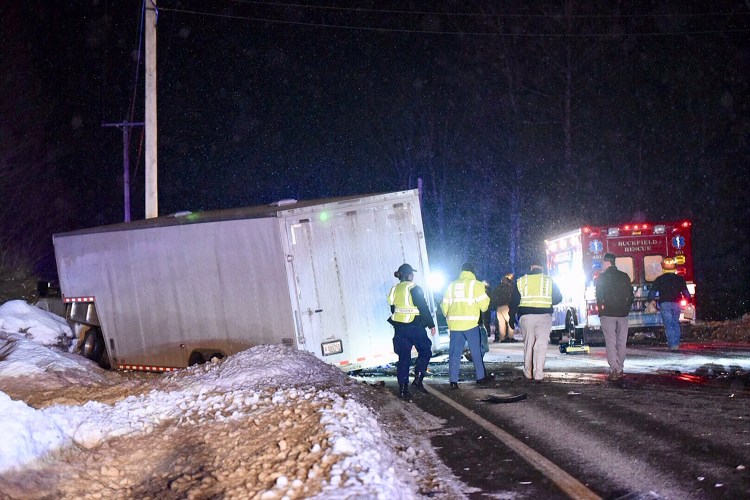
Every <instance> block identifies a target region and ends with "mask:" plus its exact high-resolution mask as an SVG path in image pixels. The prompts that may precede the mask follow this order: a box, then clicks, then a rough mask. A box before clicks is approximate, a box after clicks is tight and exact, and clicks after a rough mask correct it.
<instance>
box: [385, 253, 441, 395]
mask: <svg viewBox="0 0 750 500" xmlns="http://www.w3.org/2000/svg"><path fill="white" fill-rule="evenodd" d="M414 272H415V271H414V269H413V268H412V267H411V266H410V265H409V264H402V265H401V267H399V268H398V271H396V272H395V273H393V275H394V276H395V277H396V278H398V279H399V283H398V284H397V285H394V286H393V288H391V291H390V292H389V293H388V304H389V305H390V306H391V317H390V318H388V322H389V323H390V324H392V325H393V329H394V330H395V332H394V335H393V351H394V352H395V353H396V354H397V355H398V362H397V363H396V378H397V379H398V389H399V395H400V396H401V397H402V398H405V399H408V398H410V397H411V393H410V392H409V366H410V365H411V349H412V347H416V348H417V366H416V369H415V372H416V373H415V376H414V382H413V383H412V385H413V386H414V388H415V389H416V390H418V391H419V392H423V393H425V394H427V390H426V389H425V388H424V385H423V384H422V380H423V379H424V376H425V374H426V373H427V365H428V363H429V362H430V358H431V357H432V342H431V341H430V339H429V337H427V333H426V332H425V327H427V328H429V329H430V332H431V333H432V335H435V322H434V321H433V319H432V314H431V313H430V309H429V308H428V307H427V302H426V301H425V298H424V293H423V292H422V289H421V288H420V287H419V286H418V285H417V284H416V283H414V282H413V281H412V280H413V279H414Z"/></svg>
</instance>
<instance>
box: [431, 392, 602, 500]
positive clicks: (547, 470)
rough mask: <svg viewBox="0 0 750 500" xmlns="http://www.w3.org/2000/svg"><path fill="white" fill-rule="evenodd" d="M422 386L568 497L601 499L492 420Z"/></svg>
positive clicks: (588, 499)
mask: <svg viewBox="0 0 750 500" xmlns="http://www.w3.org/2000/svg"><path fill="white" fill-rule="evenodd" d="M424 387H425V389H427V391H428V392H429V393H430V394H432V395H433V396H435V397H437V398H439V399H440V400H442V401H443V402H445V403H447V404H449V405H450V406H452V407H453V408H455V409H456V410H458V411H459V412H461V413H462V414H464V415H466V416H467V417H468V418H469V419H471V420H472V421H473V422H475V423H476V424H478V425H479V426H481V427H482V428H484V429H485V430H487V431H488V432H490V433H491V434H492V435H493V436H495V437H496V438H497V439H498V440H499V441H500V442H502V443H503V444H504V445H505V446H507V447H508V448H510V449H511V450H513V451H515V452H516V453H518V454H519V455H520V456H521V458H523V459H524V460H526V461H527V462H528V463H529V464H531V465H532V466H533V467H534V468H536V469H537V470H538V471H539V472H541V473H542V474H544V475H545V476H546V477H547V478H548V479H549V480H550V481H552V482H553V483H555V484H556V485H557V486H558V488H560V489H561V490H562V491H563V492H565V494H567V495H568V496H569V497H570V498H575V499H582V500H601V497H600V496H599V495H597V494H596V493H594V492H593V491H591V490H590V489H588V488H587V487H586V486H585V485H584V484H583V483H581V482H580V481H578V480H577V479H576V478H574V477H573V476H571V475H570V474H568V473H567V472H565V471H564V470H562V469H561V468H560V467H558V466H557V465H555V464H554V463H552V462H551V461H549V460H548V459H546V458H544V457H543V456H542V455H540V454H539V453H538V452H536V451H535V450H533V449H532V448H530V447H529V446H527V445H525V444H524V443H522V442H521V441H519V440H518V439H516V438H514V437H513V436H511V435H510V434H508V433H507V432H505V431H504V430H502V429H500V428H499V427H497V426H495V425H494V424H492V422H490V421H488V420H485V419H484V418H482V417H480V416H479V415H477V414H476V413H474V412H472V411H471V410H469V409H468V408H466V407H465V406H462V405H460V404H459V403H456V402H455V401H453V400H452V399H451V398H449V397H447V396H444V395H443V394H441V393H440V392H438V391H437V390H435V389H433V388H432V387H430V386H429V385H427V384H424Z"/></svg>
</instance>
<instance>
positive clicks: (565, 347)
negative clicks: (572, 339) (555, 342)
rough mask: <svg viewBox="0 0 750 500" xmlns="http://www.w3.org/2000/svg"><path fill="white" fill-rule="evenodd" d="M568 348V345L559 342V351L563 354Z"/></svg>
mask: <svg viewBox="0 0 750 500" xmlns="http://www.w3.org/2000/svg"><path fill="white" fill-rule="evenodd" d="M567 350H568V346H567V345H565V344H560V352H561V353H563V354H565V352H566V351H567Z"/></svg>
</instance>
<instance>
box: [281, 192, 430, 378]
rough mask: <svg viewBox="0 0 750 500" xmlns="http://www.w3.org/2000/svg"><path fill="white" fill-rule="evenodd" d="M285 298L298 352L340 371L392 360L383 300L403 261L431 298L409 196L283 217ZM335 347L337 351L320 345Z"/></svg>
mask: <svg viewBox="0 0 750 500" xmlns="http://www.w3.org/2000/svg"><path fill="white" fill-rule="evenodd" d="M284 215H285V218H286V228H285V230H286V236H287V241H286V248H287V253H288V255H290V256H291V257H290V258H289V259H288V261H289V262H288V277H289V280H290V290H292V291H294V292H295V293H294V295H293V296H292V297H291V299H292V302H293V303H294V304H295V305H294V308H295V320H296V322H297V324H298V339H297V340H298V342H299V343H300V346H301V347H303V348H305V349H307V350H309V351H311V352H314V353H316V354H317V355H318V356H319V357H322V358H323V359H324V360H325V361H327V362H329V363H332V364H335V365H337V366H340V367H341V368H342V369H344V370H356V369H360V368H366V367H372V366H378V365H382V364H384V363H386V362H390V361H392V360H394V359H396V357H395V355H394V353H393V342H392V341H393V328H392V326H391V325H390V324H389V323H388V322H387V319H388V317H389V316H390V308H389V306H388V303H387V295H388V292H389V290H390V289H391V287H392V286H393V285H394V284H396V283H397V280H396V278H395V277H394V276H393V272H394V271H395V270H396V269H397V268H398V267H399V266H400V265H401V264H403V263H404V262H408V263H409V264H411V265H412V266H413V267H414V268H415V269H416V270H417V273H416V274H415V281H416V282H417V284H419V285H420V286H421V287H422V289H423V290H424V291H425V295H426V298H427V301H428V304H432V297H431V294H430V291H429V289H428V287H426V286H425V285H426V278H427V275H428V274H429V264H428V261H427V250H426V246H425V240H424V233H423V227H422V219H421V212H420V210H419V198H418V196H417V192H416V191H407V192H402V193H392V194H387V195H378V196H372V197H363V198H360V199H358V200H354V201H347V202H346V203H337V204H327V205H322V206H317V207H307V208H305V209H298V210H292V211H289V212H286V213H285V214H284ZM336 340H341V341H342V346H343V352H342V353H340V354H332V355H325V354H323V351H322V347H321V345H322V344H323V343H325V342H330V341H336Z"/></svg>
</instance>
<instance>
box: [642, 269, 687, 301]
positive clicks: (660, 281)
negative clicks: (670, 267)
mask: <svg viewBox="0 0 750 500" xmlns="http://www.w3.org/2000/svg"><path fill="white" fill-rule="evenodd" d="M657 295H658V296H659V304H661V303H662V302H679V301H680V299H681V298H682V297H685V298H686V299H689V298H690V292H689V291H688V289H687V283H685V278H683V277H682V276H680V275H679V274H675V273H664V274H662V275H661V276H659V277H658V278H656V279H655V280H654V284H653V285H651V290H649V291H648V301H649V302H651V301H652V300H654V299H655V298H656V296H657Z"/></svg>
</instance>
